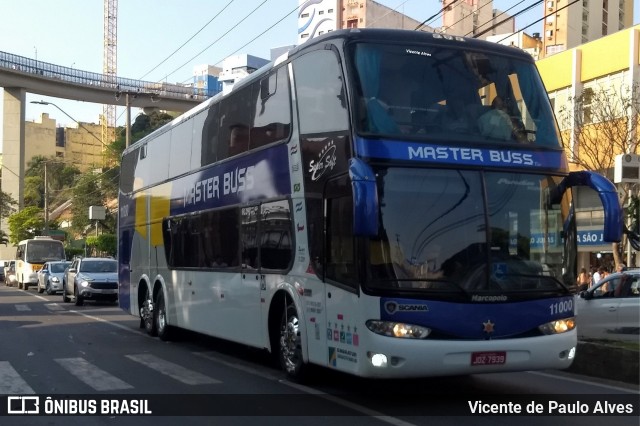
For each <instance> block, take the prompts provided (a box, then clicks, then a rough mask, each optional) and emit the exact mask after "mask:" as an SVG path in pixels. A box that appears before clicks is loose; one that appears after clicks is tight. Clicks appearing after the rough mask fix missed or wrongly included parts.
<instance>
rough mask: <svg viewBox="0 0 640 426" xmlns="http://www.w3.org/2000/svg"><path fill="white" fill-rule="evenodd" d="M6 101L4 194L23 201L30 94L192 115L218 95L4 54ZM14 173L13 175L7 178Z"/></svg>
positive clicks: (0, 61) (1, 81)
mask: <svg viewBox="0 0 640 426" xmlns="http://www.w3.org/2000/svg"><path fill="white" fill-rule="evenodd" d="M0 87H3V88H4V100H3V153H2V154H3V155H2V164H3V166H4V167H3V169H4V171H3V173H2V186H1V189H2V191H4V192H6V193H8V194H10V195H11V196H12V197H13V198H14V199H15V200H17V201H18V203H19V207H20V208H22V206H23V202H24V185H23V184H24V172H25V170H24V161H25V99H26V96H25V95H26V93H36V94H40V95H46V96H53V97H56V98H63V99H71V100H77V101H84V102H94V103H98V104H110V105H120V106H127V101H128V106H130V107H136V108H146V109H149V108H157V109H164V110H168V111H178V112H184V111H187V110H189V109H191V108H193V107H194V106H196V105H197V104H199V103H200V102H202V101H204V100H205V99H208V98H209V97H210V96H213V95H214V93H204V92H203V91H202V90H199V89H194V88H193V87H185V86H180V85H176V84H167V83H157V82H149V81H140V80H133V79H128V78H119V77H112V76H107V75H104V74H98V73H93V72H88V71H82V70H78V69H74V68H69V67H63V66H60V65H55V64H51V63H47V62H42V61H38V60H35V59H32V58H26V57H23V56H18V55H13V54H10V53H6V52H0ZM6 171H9V173H5V172H6Z"/></svg>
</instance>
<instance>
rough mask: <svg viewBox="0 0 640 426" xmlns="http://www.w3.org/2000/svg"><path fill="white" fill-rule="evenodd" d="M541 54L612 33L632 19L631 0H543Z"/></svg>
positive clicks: (626, 25) (554, 51)
mask: <svg viewBox="0 0 640 426" xmlns="http://www.w3.org/2000/svg"><path fill="white" fill-rule="evenodd" d="M543 17H544V26H543V28H544V31H543V33H542V42H543V52H544V55H545V56H549V55H552V54H554V53H558V52H562V51H565V50H568V49H571V48H574V47H576V46H579V45H582V44H585V43H588V42H590V41H594V40H597V39H599V38H601V37H604V36H607V35H611V34H614V33H616V32H618V31H620V30H623V29H625V28H629V27H630V26H631V25H632V23H633V0H579V1H577V2H574V1H573V0H546V1H545V2H544V14H543Z"/></svg>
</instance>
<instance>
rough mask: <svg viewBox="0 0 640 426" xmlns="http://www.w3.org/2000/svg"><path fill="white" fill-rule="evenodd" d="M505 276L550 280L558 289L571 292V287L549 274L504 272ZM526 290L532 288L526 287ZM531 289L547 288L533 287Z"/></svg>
mask: <svg viewBox="0 0 640 426" xmlns="http://www.w3.org/2000/svg"><path fill="white" fill-rule="evenodd" d="M504 276H505V277H509V278H511V277H521V278H530V279H537V280H544V281H551V282H552V283H554V284H555V285H556V286H557V287H559V288H560V289H562V290H564V291H565V292H566V293H568V294H571V289H570V288H569V287H568V286H567V285H566V284H565V283H563V282H562V281H560V280H559V279H557V278H556V277H554V276H551V275H539V274H512V273H506V274H504ZM526 290H532V289H526ZM533 290H548V289H533Z"/></svg>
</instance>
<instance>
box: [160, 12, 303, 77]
mask: <svg viewBox="0 0 640 426" xmlns="http://www.w3.org/2000/svg"><path fill="white" fill-rule="evenodd" d="M267 1H269V0H264V1H263V2H262V3H260V4H259V5H258V6H256V7H255V8H254V9H253V10H252V11H251V12H249V14H247V15H246V16H245V17H244V18H242V19H241V20H240V21H238V22H236V24H235V25H234V26H233V27H231V28H229V30H227V32H225V33H224V34H222V35H221V36H220V37H218V38H217V39H216V40H214V41H213V43H211V44H210V45H208V46H207V47H205V48H204V49H202V50H201V51H200V52H198V53H197V54H196V55H195V56H193V57H192V58H191V59H189V60H188V61H186V62H185V63H184V64H182V65H180V66H179V67H178V68H176V69H175V70H173V71H171V72H170V73H169V74H167V75H166V76H165V77H164V79H163V80H165V81H166V80H167V78H168V77H169V76H170V75H172V74H174V73H175V72H177V71H178V70H179V69H180V68H182V67H184V66H185V65H188V64H189V63H190V62H191V61H193V60H194V59H196V58H197V57H198V56H200V55H202V54H203V53H204V52H206V51H207V50H209V49H210V48H211V46H213V45H214V44H216V43H217V42H218V41H220V40H221V39H222V38H223V37H224V36H226V35H227V34H229V33H230V32H231V31H233V30H234V29H236V28H237V27H238V25H240V24H241V23H242V22H244V21H245V20H246V19H247V18H249V17H250V16H251V15H253V14H254V13H255V12H256V11H257V10H258V9H259V8H260V7H262V5H263V4H265V3H266V2H267ZM296 9H297V8H296ZM216 63H217V62H216Z"/></svg>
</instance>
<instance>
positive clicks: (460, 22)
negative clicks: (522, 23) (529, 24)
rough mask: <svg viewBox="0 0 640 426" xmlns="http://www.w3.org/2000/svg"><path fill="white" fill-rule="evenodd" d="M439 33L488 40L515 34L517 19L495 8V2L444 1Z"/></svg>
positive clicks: (476, 0)
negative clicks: (497, 36)
mask: <svg viewBox="0 0 640 426" xmlns="http://www.w3.org/2000/svg"><path fill="white" fill-rule="evenodd" d="M442 8H443V11H442V27H441V28H440V29H439V32H442V33H446V34H451V35H457V36H462V37H475V38H480V39H482V40H487V38H488V37H490V36H493V35H496V34H505V33H513V32H515V26H516V21H515V18H513V17H512V16H510V15H509V14H507V13H506V12H503V11H501V10H499V9H494V8H493V0H444V1H443V7H442Z"/></svg>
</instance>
